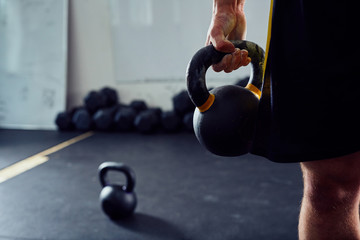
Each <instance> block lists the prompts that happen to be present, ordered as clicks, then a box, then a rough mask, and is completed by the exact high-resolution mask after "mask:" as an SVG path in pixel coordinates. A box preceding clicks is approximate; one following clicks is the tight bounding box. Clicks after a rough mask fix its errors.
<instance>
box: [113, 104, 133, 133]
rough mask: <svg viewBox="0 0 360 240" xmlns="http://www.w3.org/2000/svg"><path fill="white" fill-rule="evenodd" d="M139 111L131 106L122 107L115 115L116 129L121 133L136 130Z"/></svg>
mask: <svg viewBox="0 0 360 240" xmlns="http://www.w3.org/2000/svg"><path fill="white" fill-rule="evenodd" d="M136 114H137V111H136V110H134V109H133V108H131V107H129V106H123V107H120V108H119V109H118V110H117V111H116V113H115V115H114V128H115V129H116V130H119V131H131V130H133V129H134V120H135V117H136Z"/></svg>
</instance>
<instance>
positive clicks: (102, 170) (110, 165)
mask: <svg viewBox="0 0 360 240" xmlns="http://www.w3.org/2000/svg"><path fill="white" fill-rule="evenodd" d="M108 171H119V172H122V173H124V174H125V176H126V186H124V187H123V189H124V191H126V192H132V191H133V190H134V187H135V173H134V171H133V170H132V169H131V168H130V167H128V166H126V165H125V164H123V163H116V162H104V163H102V164H101V165H100V166H99V180H100V183H101V185H102V186H103V187H105V186H111V185H112V184H110V183H109V182H108V181H107V178H106V175H107V172H108Z"/></svg>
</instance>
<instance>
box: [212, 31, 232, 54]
mask: <svg viewBox="0 0 360 240" xmlns="http://www.w3.org/2000/svg"><path fill="white" fill-rule="evenodd" d="M210 39H211V40H210V41H211V43H212V44H213V45H214V47H215V49H216V50H218V51H220V52H225V53H232V52H234V51H235V46H234V44H232V43H231V42H230V41H229V40H228V39H226V38H225V36H224V35H223V34H218V35H216V36H214V37H210Z"/></svg>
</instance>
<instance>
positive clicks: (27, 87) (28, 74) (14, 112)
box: [0, 0, 68, 129]
mask: <svg viewBox="0 0 360 240" xmlns="http://www.w3.org/2000/svg"><path fill="white" fill-rule="evenodd" d="M67 3H68V2H67V0H62V1H59V0H0V128H25V129H38V128H41V129H55V125H54V118H55V116H56V114H57V113H58V112H59V111H61V110H63V109H64V108H65V96H66V56H67V48H66V45H67V5H68V4H67Z"/></svg>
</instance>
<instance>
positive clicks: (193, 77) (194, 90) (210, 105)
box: [186, 41, 265, 156]
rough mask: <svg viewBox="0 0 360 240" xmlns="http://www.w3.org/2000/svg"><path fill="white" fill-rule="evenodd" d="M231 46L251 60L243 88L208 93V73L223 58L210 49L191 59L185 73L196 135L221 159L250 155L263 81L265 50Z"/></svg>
mask: <svg viewBox="0 0 360 240" xmlns="http://www.w3.org/2000/svg"><path fill="white" fill-rule="evenodd" d="M232 43H233V44H234V46H235V47H236V48H240V49H245V50H247V51H248V56H249V57H250V58H251V66H252V72H251V75H250V80H249V83H248V85H247V86H246V87H245V88H243V87H240V86H235V85H227V86H221V87H218V88H215V89H213V90H212V91H210V92H209V91H208V90H207V87H206V80H205V74H206V71H207V69H208V68H209V67H210V66H211V65H212V64H215V63H218V62H220V61H221V60H222V58H223V57H224V56H225V55H226V53H222V52H219V51H217V50H216V49H215V48H214V46H212V45H209V46H206V47H204V48H202V49H200V50H199V51H198V52H197V53H196V54H195V55H194V56H193V58H192V59H191V61H190V62H189V64H188V67H187V72H186V81H187V89H188V93H189V96H190V98H191V100H192V102H193V103H194V105H195V106H196V107H197V108H196V109H195V112H194V118H193V125H194V131H195V135H196V137H197V139H198V140H199V142H200V143H201V144H202V145H203V146H205V147H206V148H207V149H208V150H209V151H210V152H212V153H214V154H216V155H220V156H239V155H243V154H246V153H248V152H249V151H250V148H251V144H252V138H253V135H254V131H255V124H256V119H257V112H258V105H259V99H260V96H261V89H262V84H263V77H264V74H263V72H264V60H265V54H264V50H263V49H262V48H261V47H259V46H258V45H257V44H255V43H253V42H249V41H233V42H232Z"/></svg>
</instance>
